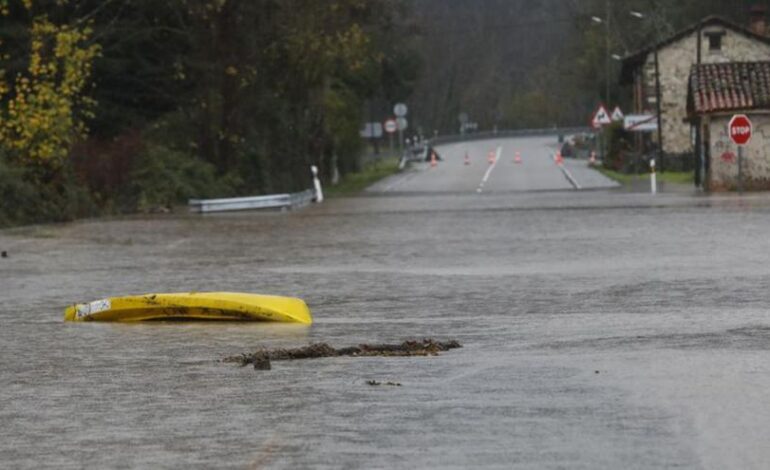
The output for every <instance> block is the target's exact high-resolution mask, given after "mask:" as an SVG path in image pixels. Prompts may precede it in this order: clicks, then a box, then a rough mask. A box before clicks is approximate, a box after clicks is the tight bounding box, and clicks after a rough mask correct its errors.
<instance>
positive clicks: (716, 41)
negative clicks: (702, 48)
mask: <svg viewBox="0 0 770 470" xmlns="http://www.w3.org/2000/svg"><path fill="white" fill-rule="evenodd" d="M724 35H725V33H723V32H719V33H706V37H707V38H708V40H709V51H710V52H719V51H721V50H722V37H723V36H724Z"/></svg>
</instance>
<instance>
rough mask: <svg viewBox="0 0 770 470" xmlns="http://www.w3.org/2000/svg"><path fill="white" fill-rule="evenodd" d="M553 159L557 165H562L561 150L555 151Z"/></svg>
mask: <svg viewBox="0 0 770 470" xmlns="http://www.w3.org/2000/svg"><path fill="white" fill-rule="evenodd" d="M554 160H556V164H557V165H563V164H564V158H562V156H561V152H556V156H555V157H554Z"/></svg>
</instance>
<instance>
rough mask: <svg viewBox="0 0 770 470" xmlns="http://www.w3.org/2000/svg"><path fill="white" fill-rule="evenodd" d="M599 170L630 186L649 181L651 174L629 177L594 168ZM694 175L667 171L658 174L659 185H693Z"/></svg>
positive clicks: (690, 172)
mask: <svg viewBox="0 0 770 470" xmlns="http://www.w3.org/2000/svg"><path fill="white" fill-rule="evenodd" d="M594 168H596V169H597V170H599V172H600V173H602V174H603V175H604V176H606V177H608V178H611V179H613V180H615V181H617V182H618V183H620V184H623V185H628V184H632V183H634V182H637V181H641V180H648V179H649V178H650V175H649V174H642V175H629V174H626V173H620V172H618V171H614V170H608V169H606V168H602V167H594ZM694 177H695V176H694V174H693V172H692V171H667V172H665V173H658V182H659V183H668V184H693V181H694Z"/></svg>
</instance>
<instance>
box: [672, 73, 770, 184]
mask: <svg viewBox="0 0 770 470" xmlns="http://www.w3.org/2000/svg"><path fill="white" fill-rule="evenodd" d="M687 112H688V114H689V116H690V122H691V124H692V125H693V126H694V128H696V129H698V130H699V132H700V135H701V136H702V137H701V145H700V148H699V149H696V155H697V157H698V160H699V161H700V162H701V165H699V166H700V168H699V169H698V171H700V172H701V174H702V176H703V179H702V181H703V186H704V188H705V189H707V190H709V191H723V190H732V189H736V188H737V187H738V185H739V183H738V158H737V155H738V149H737V146H736V145H735V144H734V143H733V141H732V140H731V139H730V136H729V134H728V123H729V122H730V119H731V118H732V116H734V115H735V114H746V115H747V116H748V117H749V119H751V121H752V127H753V129H754V130H753V137H752V139H751V141H750V142H749V143H748V144H747V145H746V146H744V149H743V159H742V160H743V161H742V162H741V173H742V187H744V188H746V189H755V190H757V189H763V190H767V189H770V61H764V62H729V63H724V64H701V65H694V66H693V68H692V72H691V74H690V80H689V87H688V92H687Z"/></svg>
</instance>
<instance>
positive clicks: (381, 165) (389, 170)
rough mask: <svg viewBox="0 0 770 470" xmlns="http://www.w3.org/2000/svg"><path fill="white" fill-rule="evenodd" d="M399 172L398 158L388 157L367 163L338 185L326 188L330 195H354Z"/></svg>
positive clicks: (326, 192)
mask: <svg viewBox="0 0 770 470" xmlns="http://www.w3.org/2000/svg"><path fill="white" fill-rule="evenodd" d="M396 172H398V158H397V157H388V158H383V159H381V160H376V161H374V162H371V163H369V164H367V165H366V166H365V167H364V169H363V170H362V171H360V172H358V173H351V174H348V175H345V176H344V177H343V178H342V179H341V180H340V182H339V184H337V185H336V186H327V187H326V188H324V195H325V196H328V197H341V196H352V195H355V194H358V193H360V192H361V191H363V190H364V189H366V187H368V186H369V185H371V184H374V183H376V182H377V181H379V180H381V179H383V178H385V177H386V176H390V175H392V174H394V173H396Z"/></svg>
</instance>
